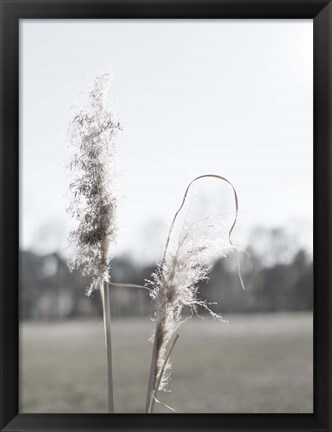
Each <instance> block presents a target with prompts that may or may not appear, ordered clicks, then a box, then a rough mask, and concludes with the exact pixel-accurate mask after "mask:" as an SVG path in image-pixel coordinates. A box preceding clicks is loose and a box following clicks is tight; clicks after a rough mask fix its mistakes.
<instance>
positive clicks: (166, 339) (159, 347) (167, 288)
mask: <svg viewBox="0 0 332 432" xmlns="http://www.w3.org/2000/svg"><path fill="white" fill-rule="evenodd" d="M207 177H210V178H216V179H219V180H223V181H225V182H227V183H228V184H230V185H231V187H232V189H233V192H234V198H235V219H234V222H233V224H232V226H231V228H230V230H229V234H228V239H227V241H225V239H223V238H221V237H216V236H215V235H209V231H210V232H214V233H215V228H216V227H217V228H218V224H219V223H220V220H218V218H216V217H207V218H204V219H199V220H196V221H193V222H191V223H188V222H187V221H186V220H185V222H184V223H183V225H182V226H181V228H180V229H179V230H178V232H176V230H175V222H176V220H177V217H178V215H179V213H180V211H181V210H182V208H183V206H184V203H185V201H186V199H187V195H188V191H189V188H190V187H191V185H192V184H193V183H194V182H195V181H197V180H199V179H202V178H207ZM237 216H238V199H237V194H236V191H235V189H234V187H233V185H232V184H231V183H230V182H229V181H228V180H227V179H225V178H224V177H221V176H218V175H214V174H206V175H202V176H199V177H197V178H195V179H194V180H193V181H192V182H191V183H190V184H189V185H188V187H187V189H186V192H185V194H184V198H183V201H182V204H181V206H180V208H179V210H178V211H177V212H176V214H175V216H174V219H173V222H172V225H171V228H170V231H169V236H168V239H167V242H166V248H165V252H164V257H163V261H162V263H161V264H160V265H159V267H158V269H157V271H156V272H155V273H154V274H153V275H152V278H151V280H150V281H147V285H148V286H149V287H150V295H151V297H152V299H153V300H154V301H155V319H156V329H155V333H154V335H153V340H154V347H153V355H152V364H151V372H150V382H149V389H148V397H147V405H146V411H147V412H152V409H153V405H154V402H155V401H157V402H159V401H158V400H157V399H156V396H157V392H158V391H159V390H165V389H166V387H167V384H168V381H169V377H170V372H171V364H170V361H169V356H170V350H172V348H173V346H174V343H175V341H176V339H177V335H176V331H177V329H178V328H179V326H180V325H181V324H182V323H183V322H184V321H185V320H186V319H188V318H185V317H183V310H184V308H187V309H189V310H190V311H191V314H190V315H189V317H190V316H192V315H193V314H198V308H204V309H205V310H207V311H208V312H209V313H210V315H211V316H212V317H213V318H215V319H219V320H221V321H222V320H223V319H222V317H221V316H220V315H219V314H217V313H215V312H213V310H212V309H211V308H210V304H209V303H207V301H206V300H203V299H200V298H199V293H198V290H199V283H200V282H201V281H204V280H208V275H209V272H210V266H209V264H210V263H211V259H212V258H214V257H220V256H224V255H225V253H226V252H227V251H228V250H230V249H234V246H233V243H232V241H231V233H232V230H233V228H234V226H235V223H236V220H237ZM239 276H240V280H241V284H242V286H243V282H242V279H241V275H240V271H239Z"/></svg>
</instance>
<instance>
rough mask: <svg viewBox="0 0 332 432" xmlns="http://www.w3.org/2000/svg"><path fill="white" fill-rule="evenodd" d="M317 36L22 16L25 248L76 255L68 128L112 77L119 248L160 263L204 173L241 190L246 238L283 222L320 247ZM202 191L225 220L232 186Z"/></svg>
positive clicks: (297, 30)
mask: <svg viewBox="0 0 332 432" xmlns="http://www.w3.org/2000/svg"><path fill="white" fill-rule="evenodd" d="M312 29H313V27H312V20H196V21H192V20H174V21H173V20H99V21H95V20H84V21H81V20H75V21H71V20H21V22H20V38H21V39H20V50H21V57H20V65H21V69H20V71H21V72H20V78H21V79H20V83H21V92H20V95H21V105H20V106H21V117H20V118H21V123H20V134H21V135H20V158H21V159H20V161H21V171H20V172H21V178H20V184H21V232H20V242H21V247H22V248H34V249H36V250H39V251H51V250H52V249H55V248H60V249H61V250H64V248H65V246H66V243H67V241H66V236H67V231H68V227H69V223H70V220H69V216H68V214H67V213H66V211H65V209H66V207H67V206H68V201H67V197H66V194H67V188H68V180H67V177H66V173H65V165H66V163H67V162H68V160H67V157H68V155H67V149H66V146H67V128H68V123H69V121H70V119H71V118H72V117H73V115H74V114H75V107H74V105H75V104H84V103H86V101H87V91H88V88H89V83H91V80H93V79H94V77H95V76H96V75H98V74H102V73H105V72H107V71H109V70H111V71H112V75H113V79H112V86H111V90H110V94H109V97H108V107H109V108H110V109H111V110H112V111H113V112H114V114H115V115H116V117H117V118H118V119H119V121H120V122H121V124H122V125H123V132H122V133H121V134H120V135H119V138H118V144H117V145H118V151H117V157H118V168H119V170H120V174H121V175H120V178H119V188H120V190H119V194H120V196H121V206H120V208H119V225H120V228H121V230H120V236H119V239H118V246H117V249H115V253H123V252H129V253H131V254H132V255H134V256H136V258H137V257H141V258H145V259H150V258H152V257H153V256H154V255H156V254H157V252H158V251H159V249H160V248H161V247H162V244H163V241H164V239H165V233H166V229H167V226H168V225H169V224H170V221H171V218H172V216H173V214H174V212H175V211H176V209H177V207H178V206H179V204H180V202H181V199H182V195H183V193H184V190H185V188H186V185H187V184H188V182H189V181H190V180H191V179H192V178H193V177H195V176H197V175H200V174H205V173H216V174H220V175H223V176H226V177H227V178H228V179H229V180H231V181H232V183H233V184H234V185H235V187H236V188H237V191H238V194H239V200H240V217H239V224H238V229H237V231H236V233H235V234H236V238H237V239H238V241H239V242H241V241H245V240H246V239H247V237H248V232H249V231H250V230H251V229H252V227H256V226H264V227H275V226H281V227H287V228H289V229H290V230H293V231H297V232H298V235H299V238H300V242H301V243H302V244H304V245H306V246H307V247H308V248H309V249H310V247H311V245H312V211H313V206H312V194H313V171H312V162H313V118H312V115H313V108H312V103H313V58H312V52H313V49H312V48H313V34H312ZM200 187H201V189H202V188H203V189H202V190H205V191H206V192H207V198H206V200H205V201H204V202H205V205H206V206H209V203H211V202H212V203H213V204H214V205H218V212H219V213H221V214H224V215H225V220H227V215H228V216H229V215H230V214H231V211H233V201H232V193H231V190H230V188H229V187H227V185H220V186H218V187H219V189H218V190H216V189H215V188H216V185H214V186H213V188H212V189H210V190H209V186H208V185H207V184H206V185H203V184H202V185H201V186H200ZM216 194H217V195H218V199H217V200H216V199H215V197H216ZM158 248H159V249H158Z"/></svg>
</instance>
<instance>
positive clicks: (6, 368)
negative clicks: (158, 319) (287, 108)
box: [0, 0, 332, 432]
mask: <svg viewBox="0 0 332 432" xmlns="http://www.w3.org/2000/svg"><path fill="white" fill-rule="evenodd" d="M0 5H1V61H0V63H1V93H0V94H1V155H0V161H1V255H0V256H1V267H0V268H1V303H0V308H1V311H0V317H1V318H0V319H1V321H0V322H1V329H0V330H1V378H0V379H1V394H0V399H1V402H0V404H1V406H0V428H1V431H48V430H52V431H74V430H75V431H106V430H109V431H152V430H153V431H185V430H187V431H189V430H191V431H212V430H213V431H247V430H250V431H263V430H264V431H272V430H273V431H274V432H277V431H284V432H286V431H315V432H318V431H321V432H323V431H332V426H331V425H332V417H331V413H332V409H331V407H332V398H331V383H332V380H331V379H332V374H331V367H332V356H331V348H332V344H331V324H332V307H331V273H330V268H329V265H330V262H331V239H332V236H331V234H332V233H331V203H332V200H331V168H330V167H331V155H332V151H331V150H332V148H331V134H332V122H331V114H332V109H331V108H332V106H331V79H332V78H331V77H332V75H331V73H332V70H331V69H332V68H331V60H332V52H331V47H332V39H331V36H332V25H331V24H332V5H331V2H330V1H327V0H254V1H252V0H206V1H203V0H175V1H174V0H173V1H172V0H168V1H165V0H155V1H147V0H145V1H142V0H136V1H135V0H129V1H128V0H102V1H100V0H97V1H93V0H84V1H83V0H82V1H80V0H68V1H63V0H43V1H33V0H19V1H17V0H1V1H0ZM29 18H33V19H69V18H70V19H76V18H79V19H87V18H94V19H96V18H97V19H98V18H103V19H105V18H149V19H153V18H172V19H178V18H191V19H200V18H205V19H207V18H214V19H215V18H224V19H225V18H227V19H232V18H243V19H249V18H250V19H279V18H280V19H284V18H292V19H301V18H309V19H313V28H314V413H313V414H174V415H169V414H153V415H147V414H116V415H110V414H83V415H80V414H20V413H19V379H18V377H19V331H18V328H19V326H18V251H19V247H18V245H19V229H18V228H19V20H20V19H29Z"/></svg>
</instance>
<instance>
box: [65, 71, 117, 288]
mask: <svg viewBox="0 0 332 432" xmlns="http://www.w3.org/2000/svg"><path fill="white" fill-rule="evenodd" d="M110 79H111V77H110V74H109V73H107V74H104V75H101V76H99V77H97V78H96V79H95V81H94V86H93V88H92V90H91V92H90V102H91V107H90V108H89V109H88V110H81V111H80V112H78V113H77V115H76V116H75V117H74V119H73V120H72V122H71V124H70V127H69V135H70V145H71V149H72V150H73V155H72V158H71V162H70V166H69V168H70V171H71V175H72V181H71V184H70V190H71V195H72V197H71V204H70V207H69V211H70V213H71V215H72V217H73V221H74V223H75V227H74V229H73V230H72V232H71V233H70V242H71V244H72V245H73V246H74V247H75V249H76V254H75V255H74V256H73V258H72V259H71V260H70V262H69V265H70V268H71V269H74V268H78V269H80V270H81V272H82V275H84V276H90V277H92V283H91V285H90V287H89V288H88V289H87V293H88V294H91V292H92V291H93V290H96V289H98V288H99V287H100V286H101V284H102V283H103V282H108V280H109V269H108V267H109V247H110V244H111V243H112V242H114V241H115V239H116V232H117V227H116V208H117V198H116V194H115V192H114V178H115V164H114V152H115V148H114V143H115V134H116V132H117V131H118V130H119V129H120V124H119V123H118V122H117V121H115V120H114V118H113V115H112V113H111V112H109V111H108V110H107V109H106V108H105V106H104V103H105V96H106V94H107V90H108V87H109V84H110Z"/></svg>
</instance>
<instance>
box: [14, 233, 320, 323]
mask: <svg viewBox="0 0 332 432" xmlns="http://www.w3.org/2000/svg"><path fill="white" fill-rule="evenodd" d="M253 237H254V239H257V245H259V246H257V247H256V246H255V247H254V246H252V245H251V246H249V248H247V249H246V252H243V253H240V261H241V273H242V277H243V279H244V282H245V285H246V290H243V289H242V288H241V285H240V283H239V277H238V273H237V271H238V270H237V263H236V259H235V256H229V257H228V258H222V259H219V260H217V261H216V262H214V263H213V264H212V267H211V272H210V280H209V281H208V282H207V283H206V282H204V283H202V284H201V285H200V297H201V298H204V299H206V300H207V301H208V302H216V303H217V304H215V305H213V310H214V311H216V312H219V313H222V314H230V313H257V312H277V311H311V310H312V308H313V262H312V258H311V256H309V254H308V253H307V252H306V251H305V250H303V249H301V248H296V247H295V248H294V244H295V243H296V242H294V241H293V239H291V238H290V237H289V235H287V234H286V232H285V231H284V230H282V229H273V230H262V229H260V230H256V231H255V232H254V233H253ZM255 244H256V242H255ZM154 270H155V264H153V265H144V266H140V265H138V264H135V263H134V262H133V261H132V260H131V259H130V258H129V257H125V256H124V257H118V258H114V259H113V260H112V268H111V278H112V280H113V281H114V282H122V283H126V282H130V283H135V284H138V285H144V281H145V280H146V279H149V278H150V276H151V274H152V272H153V271H154ZM88 286H89V280H88V279H87V278H82V277H81V275H80V273H79V272H77V271H75V272H73V273H70V272H69V270H68V267H67V263H66V260H65V259H64V258H63V257H61V256H60V255H59V254H58V253H54V254H51V255H45V256H40V255H37V254H36V253H34V252H32V251H21V252H20V317H21V319H26V320H58V319H71V318H78V317H88V316H93V315H100V316H101V315H102V310H101V302H100V298H99V292H94V293H93V295H92V296H91V297H87V296H86V295H84V292H85V290H86V288H87V287H88ZM111 309H112V314H113V316H114V317H125V316H149V314H150V315H151V314H152V305H151V299H150V297H149V294H148V291H147V290H144V289H139V288H122V287H121V288H119V287H113V288H112V292H111ZM202 314H203V311H202Z"/></svg>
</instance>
